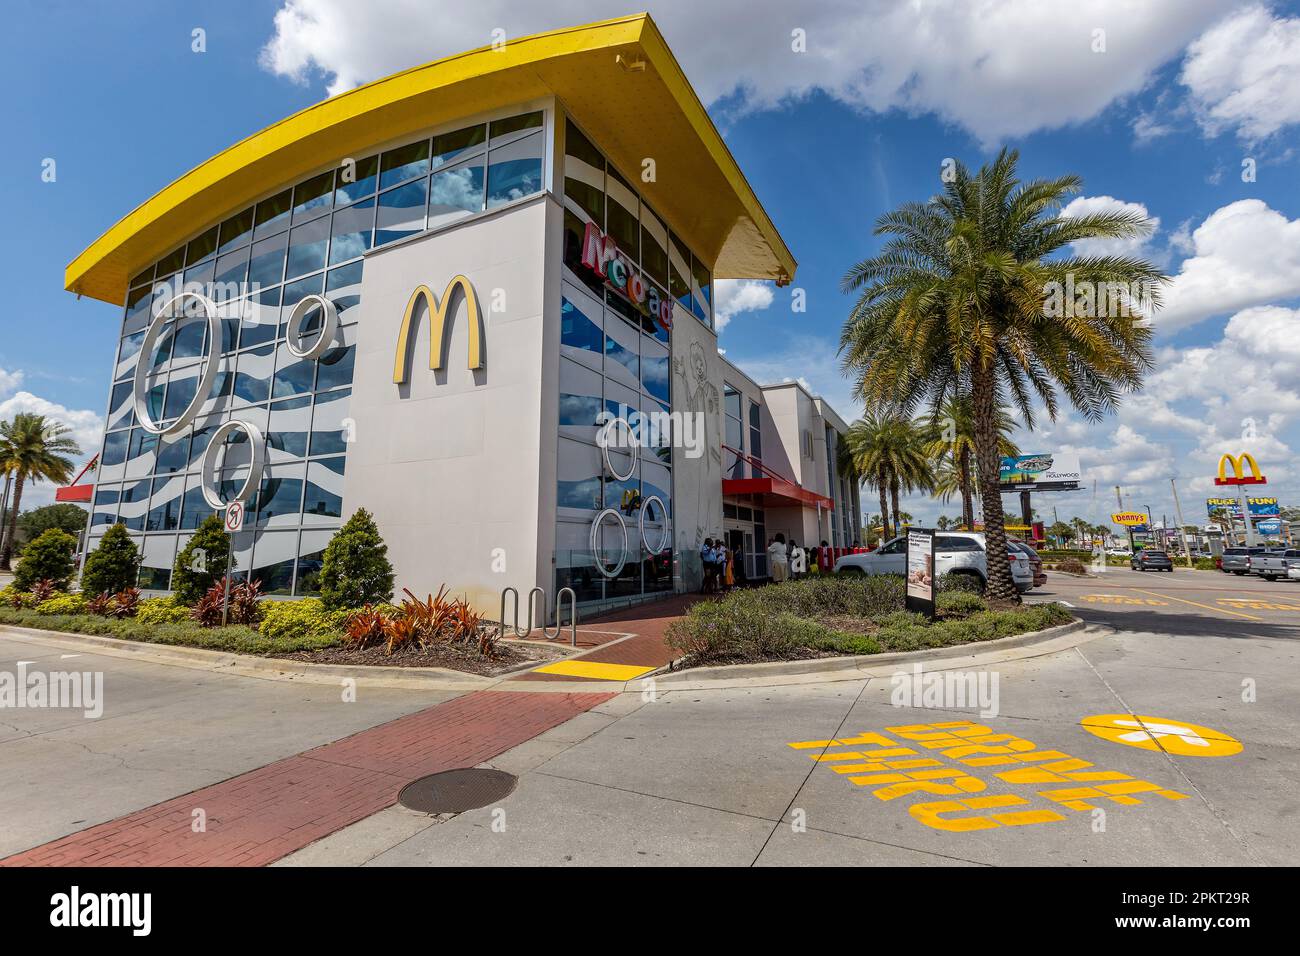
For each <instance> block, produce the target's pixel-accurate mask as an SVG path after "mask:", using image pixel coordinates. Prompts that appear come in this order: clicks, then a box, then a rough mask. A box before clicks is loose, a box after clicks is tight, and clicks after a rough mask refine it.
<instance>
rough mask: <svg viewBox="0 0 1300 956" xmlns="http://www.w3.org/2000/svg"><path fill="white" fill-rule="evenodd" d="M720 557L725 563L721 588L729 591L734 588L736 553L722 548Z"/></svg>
mask: <svg viewBox="0 0 1300 956" xmlns="http://www.w3.org/2000/svg"><path fill="white" fill-rule="evenodd" d="M722 556H723V560H724V561H725V562H726V563H725V565H724V570H723V573H722V587H723V588H724V589H725V590H727V591H730V590H731V589H732V588H734V587H735V586H736V552H735V551H733V550H732V549H731V548H728V547H726V546H724V547H723V549H722Z"/></svg>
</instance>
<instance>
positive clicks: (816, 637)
mask: <svg viewBox="0 0 1300 956" xmlns="http://www.w3.org/2000/svg"><path fill="white" fill-rule="evenodd" d="M937 611H938V617H937V619H936V620H935V621H933V622H931V621H928V620H926V618H925V617H924V616H923V615H920V614H913V613H910V612H908V611H907V610H906V609H905V606H904V587H903V579H902V577H900V576H897V575H876V576H871V577H865V578H863V577H852V578H847V577H819V578H810V579H806V580H802V581H793V582H787V583H785V584H779V585H767V586H765V587H760V588H754V589H750V590H745V591H737V592H734V593H732V594H729V595H727V596H726V597H724V598H722V599H720V600H717V601H702V602H699V603H697V604H695V605H693V606H692V607H691V609H690V611H688V612H687V614H686V615H685V616H684V617H683V618H681V619H680V620H677V621H674V622H673V623H672V624H671V625H669V628H668V634H667V641H668V644H669V646H670V647H672V648H673V649H674V650H676V651H678V652H679V653H681V654H683V655H684V656H685V661H684V663H685V664H686V666H699V665H704V664H726V663H742V662H750V661H768V660H795V659H800V658H809V657H820V656H830V655H867V654H882V653H887V652H890V651H913V650H922V649H924V648H930V647H951V646H953V645H957V644H970V643H977V642H980V641H991V640H996V639H997V638H1000V637H1010V636H1012V635H1014V634H1024V633H1026V632H1029V631H1037V630H1041V629H1043V628H1047V627H1052V626H1054V625H1057V624H1065V623H1067V622H1069V621H1071V620H1073V618H1072V616H1071V615H1070V612H1069V611H1068V610H1066V609H1065V608H1064V607H1062V606H1061V605H1059V604H1038V605H1032V606H1026V607H1020V608H1015V609H1012V610H990V609H989V608H988V605H987V604H986V603H985V602H984V599H983V598H981V597H979V596H978V595H976V594H972V593H970V592H969V591H966V590H959V589H954V590H950V591H946V592H943V593H940V594H939V597H938V601H937Z"/></svg>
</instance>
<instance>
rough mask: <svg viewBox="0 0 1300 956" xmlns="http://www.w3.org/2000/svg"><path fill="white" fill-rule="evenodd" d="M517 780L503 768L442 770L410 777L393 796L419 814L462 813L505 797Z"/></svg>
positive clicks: (511, 790)
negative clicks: (423, 775) (425, 775)
mask: <svg viewBox="0 0 1300 956" xmlns="http://www.w3.org/2000/svg"><path fill="white" fill-rule="evenodd" d="M518 782H519V778H517V777H516V776H515V775H514V774H512V773H506V772H505V771H503V770H488V769H475V768H472V767H470V768H466V769H464V770H444V771H443V772H442V773H435V774H430V775H429V776H427V777H421V778H420V779H419V780H412V781H411V782H410V783H408V784H407V785H406V786H405V787H403V788H402V792H401V793H399V794H398V795H397V802H398V803H400V804H401V805H402V806H404V807H406V808H407V809H408V810H418V811H419V812H420V813H464V812H465V811H466V810H477V809H478V808H479V807H486V806H487V805H488V804H489V803H496V801H498V800H500V799H501V798H502V797H508V796H509V795H510V794H511V793H513V792H514V789H515V784H517V783H518Z"/></svg>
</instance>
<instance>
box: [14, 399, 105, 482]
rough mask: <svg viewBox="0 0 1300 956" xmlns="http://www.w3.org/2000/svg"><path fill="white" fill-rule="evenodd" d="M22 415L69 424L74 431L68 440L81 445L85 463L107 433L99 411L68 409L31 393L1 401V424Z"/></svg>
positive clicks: (97, 449)
mask: <svg viewBox="0 0 1300 956" xmlns="http://www.w3.org/2000/svg"><path fill="white" fill-rule="evenodd" d="M19 412H31V413H33V414H36V415H44V416H45V417H46V418H48V419H51V420H53V421H57V422H60V423H62V424H64V425H67V426H68V428H69V429H70V432H69V433H68V437H69V438H72V439H73V440H74V441H76V443H77V444H78V445H80V446H81V458H82V459H83V460H84V459H88V458H90V456H91V455H93V454H95V453H96V452H98V451H99V440H100V438H101V437H103V434H104V419H103V417H102V416H101V415H99V414H98V413H96V412H92V411H89V410H86V409H71V408H65V407H64V406H63V405H60V404H58V403H57V402H51V401H49V400H48V399H44V398H41V397H40V396H38V395H33V394H32V393H31V392H18V393H17V394H16V395H12V396H10V397H9V398H7V399H5V400H4V401H3V402H0V421H8V420H9V419H12V418H13V417H14V415H16V414H18V413H19ZM78 467H80V464H78Z"/></svg>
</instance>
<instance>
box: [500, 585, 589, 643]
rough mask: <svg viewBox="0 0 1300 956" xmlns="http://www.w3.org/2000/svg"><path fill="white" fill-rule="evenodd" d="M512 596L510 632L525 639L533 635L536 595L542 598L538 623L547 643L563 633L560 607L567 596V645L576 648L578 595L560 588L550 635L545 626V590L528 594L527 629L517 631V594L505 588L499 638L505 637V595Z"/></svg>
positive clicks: (533, 590)
mask: <svg viewBox="0 0 1300 956" xmlns="http://www.w3.org/2000/svg"><path fill="white" fill-rule="evenodd" d="M507 594H513V595H514V596H515V602H514V620H513V622H512V623H511V624H510V630H512V631H514V634H515V637H519V638H526V637H528V635H529V634H531V633H533V610H534V608H536V607H537V602H536V600H534V598H535V596H536V595H539V594H540V595H541V597H542V613H541V617H540V623H541V626H542V636H543V637H544V638H546V640H548V641H555V640H559V639H560V637H561V636H562V635H563V633H564V624H563V623H562V621H561V618H560V611H561V607H562V606H563V604H564V596H565V595H566V594H567V595H568V596H569V643H570V644H572V645H573V646H574V647H577V646H578V595H577V594H576V593H574V590H573V588H568V587H566V588H560V593H559V594H557V595H556V596H555V633H554V634H552V633H551V632H550V629H549V628H548V627H547V625H546V609H547V604H548V602H547V600H546V590H545V588H540V587H536V588H533V589H532V590H531V591H529V592H528V627H527V628H526V629H525V630H522V631H521V630H520V629H519V592H518V591H516V590H515V589H514V588H512V587H507V588H504V589H502V591H501V617H500V626H501V636H502V637H505V636H506V595H507Z"/></svg>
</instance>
